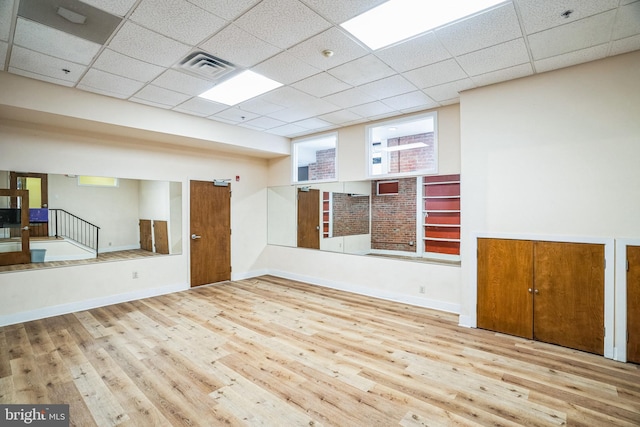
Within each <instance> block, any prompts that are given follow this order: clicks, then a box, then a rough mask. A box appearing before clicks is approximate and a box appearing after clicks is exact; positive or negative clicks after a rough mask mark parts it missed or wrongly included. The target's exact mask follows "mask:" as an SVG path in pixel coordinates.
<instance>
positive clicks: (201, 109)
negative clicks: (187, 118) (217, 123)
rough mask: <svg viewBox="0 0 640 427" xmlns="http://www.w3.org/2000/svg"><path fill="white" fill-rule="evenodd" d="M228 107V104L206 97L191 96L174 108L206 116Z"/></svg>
mask: <svg viewBox="0 0 640 427" xmlns="http://www.w3.org/2000/svg"><path fill="white" fill-rule="evenodd" d="M227 108H229V106H228V105H224V104H218V103H217V102H213V101H209V100H208V99H204V98H198V97H197V96H196V97H193V98H191V99H188V100H186V101H185V102H183V103H182V104H180V105H178V106H177V107H175V108H174V110H175V111H180V112H182V113H189V114H194V115H196V116H201V117H207V116H210V115H212V114H215V113H218V112H220V111H222V110H226V109H227Z"/></svg>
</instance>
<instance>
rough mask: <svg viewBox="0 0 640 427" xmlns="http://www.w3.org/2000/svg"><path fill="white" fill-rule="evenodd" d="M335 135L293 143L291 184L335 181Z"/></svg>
mask: <svg viewBox="0 0 640 427" xmlns="http://www.w3.org/2000/svg"><path fill="white" fill-rule="evenodd" d="M337 139H338V138H337V135H336V134H335V133H332V134H328V135H321V136H316V137H313V138H307V139H302V140H299V141H294V142H293V150H292V151H293V156H292V158H293V165H292V166H293V167H292V169H293V182H308V181H335V180H336V179H337V173H336V169H337V168H336V141H337Z"/></svg>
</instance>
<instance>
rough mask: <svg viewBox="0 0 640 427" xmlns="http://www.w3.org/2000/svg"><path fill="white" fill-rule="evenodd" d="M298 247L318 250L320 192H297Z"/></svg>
mask: <svg viewBox="0 0 640 427" xmlns="http://www.w3.org/2000/svg"><path fill="white" fill-rule="evenodd" d="M298 247H299V248H309V249H320V190H309V191H301V190H298Z"/></svg>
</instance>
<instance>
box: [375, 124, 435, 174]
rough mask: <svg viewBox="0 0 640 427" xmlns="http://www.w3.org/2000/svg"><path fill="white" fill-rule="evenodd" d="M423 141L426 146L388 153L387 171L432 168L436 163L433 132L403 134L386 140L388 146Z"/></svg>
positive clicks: (397, 171) (396, 171)
mask: <svg viewBox="0 0 640 427" xmlns="http://www.w3.org/2000/svg"><path fill="white" fill-rule="evenodd" d="M417 142H423V143H425V144H427V145H428V147H419V148H413V149H408V150H401V151H392V152H391V153H390V155H389V173H400V172H411V171H416V170H421V169H429V170H432V169H434V167H435V164H436V157H435V152H434V149H433V148H434V147H433V132H429V133H422V134H418V135H410V136H403V137H400V138H393V139H389V140H387V146H388V147H396V146H399V145H406V144H414V143H417Z"/></svg>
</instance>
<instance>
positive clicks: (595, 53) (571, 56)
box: [534, 43, 609, 73]
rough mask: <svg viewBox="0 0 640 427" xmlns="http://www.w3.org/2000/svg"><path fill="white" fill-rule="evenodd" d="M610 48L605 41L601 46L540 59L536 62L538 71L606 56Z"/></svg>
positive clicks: (542, 71)
mask: <svg viewBox="0 0 640 427" xmlns="http://www.w3.org/2000/svg"><path fill="white" fill-rule="evenodd" d="M608 50H609V45H608V44H607V43H604V44H601V45H599V46H593V47H589V48H587V49H581V50H578V51H573V52H569V53H565V54H563V55H558V56H553V57H550V58H544V59H540V60H538V61H535V63H534V64H535V67H536V71H537V72H539V73H544V72H545V71H551V70H556V69H558V68H564V67H570V66H572V65H576V64H582V63H583V62H588V61H594V60H596V59H601V58H604V57H605V56H607V52H608Z"/></svg>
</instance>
